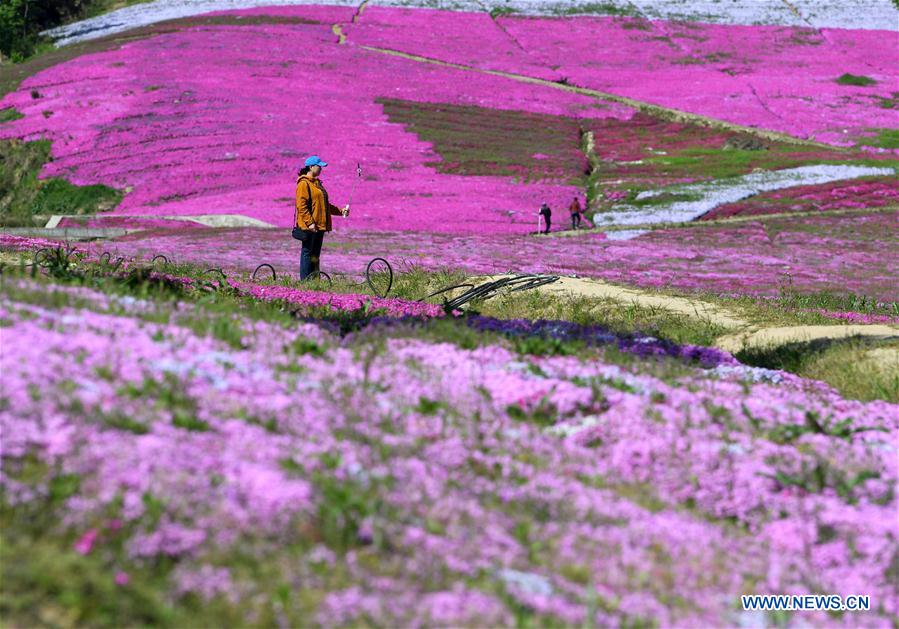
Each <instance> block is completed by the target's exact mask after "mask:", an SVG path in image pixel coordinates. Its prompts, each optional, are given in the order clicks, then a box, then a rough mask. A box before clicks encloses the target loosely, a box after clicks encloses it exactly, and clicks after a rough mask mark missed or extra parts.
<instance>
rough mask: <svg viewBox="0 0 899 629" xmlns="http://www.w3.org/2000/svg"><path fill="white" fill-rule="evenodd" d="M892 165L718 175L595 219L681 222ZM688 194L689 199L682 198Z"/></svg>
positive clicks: (651, 194) (605, 222) (648, 194)
mask: <svg viewBox="0 0 899 629" xmlns="http://www.w3.org/2000/svg"><path fill="white" fill-rule="evenodd" d="M894 173H895V170H894V169H892V168H872V167H868V166H835V165H824V164H821V165H817V166H801V167H799V168H788V169H785V170H775V171H763V172H754V173H750V174H748V175H744V176H742V177H735V178H731V179H718V180H716V181H708V182H704V183H698V184H690V185H686V186H673V187H670V188H664V189H662V190H647V191H645V192H641V193H640V194H638V195H637V201H645V200H646V199H652V198H655V197H659V196H660V195H663V194H665V195H676V196H678V197H680V198H681V200H676V201H671V202H669V203H659V204H651V205H646V206H644V207H640V206H636V205H625V204H622V205H616V206H614V207H613V208H612V211H610V212H604V213H602V214H596V215H594V217H593V223H594V224H595V225H596V226H598V227H600V226H601V227H608V226H611V225H651V224H654V223H681V222H686V221H692V220H695V219H697V218H699V217H700V216H702V215H703V214H705V213H707V212H710V211H712V210H713V209H715V208H716V207H718V206H719V205H724V204H725V203H734V202H736V201H740V200H742V199H745V198H747V197H751V196H753V195H756V194H759V193H761V192H770V191H772V190H781V189H783V188H792V187H794V186H809V185H815V184H823V183H829V182H831V181H840V180H845V179H857V178H858V177H870V176H873V175H892V174H894ZM684 197H686V198H687V199H688V200H682V199H683V198H684Z"/></svg>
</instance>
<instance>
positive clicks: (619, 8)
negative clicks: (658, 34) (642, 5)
mask: <svg viewBox="0 0 899 629" xmlns="http://www.w3.org/2000/svg"><path fill="white" fill-rule="evenodd" d="M556 15H614V16H617V17H635V18H639V17H643V14H642V13H640V11H638V10H637V9H635V8H632V7H631V6H630V5H629V3H626V2H622V3H620V4H616V3H614V2H585V3H575V4H574V5H573V6H570V7H566V8H564V9H561V8H560V9H558V10H557V11H556Z"/></svg>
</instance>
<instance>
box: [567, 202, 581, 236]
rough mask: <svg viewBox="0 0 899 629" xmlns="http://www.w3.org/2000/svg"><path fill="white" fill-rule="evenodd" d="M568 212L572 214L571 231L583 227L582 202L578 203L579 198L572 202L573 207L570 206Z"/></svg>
mask: <svg viewBox="0 0 899 629" xmlns="http://www.w3.org/2000/svg"><path fill="white" fill-rule="evenodd" d="M568 211H569V212H571V229H580V226H581V202H580V201H578V198H577V197H574V199H573V200H572V201H571V205H569V206H568Z"/></svg>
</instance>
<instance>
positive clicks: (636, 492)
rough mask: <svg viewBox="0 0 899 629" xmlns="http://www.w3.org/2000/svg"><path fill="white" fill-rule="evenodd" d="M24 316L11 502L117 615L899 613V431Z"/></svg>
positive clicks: (22, 312)
mask: <svg viewBox="0 0 899 629" xmlns="http://www.w3.org/2000/svg"><path fill="white" fill-rule="evenodd" d="M3 291H4V295H3V300H2V302H0V321H2V325H3V328H2V330H3V335H4V351H3V353H2V355H0V360H2V363H0V366H2V369H3V374H4V390H3V406H2V410H0V429H2V431H3V435H4V438H3V440H2V456H3V468H2V470H3V473H2V475H0V489H2V492H3V493H2V495H3V497H4V500H5V501H6V504H7V505H9V506H10V507H12V510H13V511H14V512H15V513H20V514H25V513H42V514H45V517H46V516H51V515H52V517H53V518H55V522H56V524H55V525H54V528H55V529H56V530H58V531H60V532H61V533H60V534H62V535H64V539H68V540H70V542H69V543H70V547H69V549H67V550H64V551H60V552H61V553H62V554H61V556H60V559H59V560H64V561H66V562H69V563H70V564H71V563H72V562H74V563H75V565H81V566H85V567H87V566H90V570H97V569H100V570H101V571H102V572H101V573H100V574H102V575H103V576H102V577H100V580H99V581H98V583H104V584H108V585H104V586H103V587H105V588H115V589H116V590H117V591H118V594H117V597H118V600H119V601H121V602H120V603H114V602H110V603H109V608H108V610H107V613H108V614H116V613H121V612H120V611H117V610H121V609H126V608H127V606H128V605H139V606H140V608H141V609H143V610H146V611H145V612H144V613H146V614H148V615H149V616H148V617H149V618H151V619H158V618H162V617H158V616H155V615H154V614H159V613H161V611H159V609H161V608H157V607H154V606H153V605H154V604H153V603H152V601H147V600H140V599H138V598H137V597H138V596H139V592H140V591H141V588H146V587H147V584H148V583H149V582H150V581H149V579H150V578H154V579H156V581H155V587H162V588H164V590H165V591H167V592H169V594H167V596H168V597H169V599H170V600H171V601H175V602H177V601H181V603H184V602H185V601H195V602H197V601H200V602H202V601H206V602H207V603H208V604H212V603H215V604H216V605H218V607H215V608H210V609H214V610H218V611H215V612H214V613H216V614H221V613H224V612H222V611H221V610H224V609H227V610H231V611H229V612H228V613H229V614H232V616H230V617H231V618H233V619H243V622H261V621H262V620H263V619H264V618H267V617H269V616H272V617H274V618H281V619H282V621H283V622H284V623H285V624H291V625H294V624H307V623H309V622H314V623H316V624H321V625H325V626H343V625H346V624H365V625H403V626H406V625H410V626H412V625H414V626H420V625H432V626H448V625H453V626H455V625H461V624H475V625H477V624H481V623H485V622H486V623H489V624H496V625H512V624H525V623H528V622H530V623H534V624H541V625H543V624H563V625H580V624H584V623H586V622H591V623H595V624H597V625H603V626H613V625H616V626H617V625H622V624H633V623H640V622H643V623H658V624H661V625H677V626H682V625H689V626H696V625H704V626H709V625H714V626H725V625H733V626H736V625H739V624H741V623H743V622H745V621H746V620H747V619H748V618H749V616H747V615H746V614H744V613H743V612H742V611H740V609H739V607H738V601H739V597H740V595H742V594H747V593H753V592H755V593H768V592H782V591H786V592H790V593H797V592H821V591H823V592H831V591H841V592H847V593H848V592H863V593H866V594H867V595H869V596H870V599H871V601H872V607H871V611H870V612H868V613H866V615H865V616H864V622H865V624H866V625H869V626H887V625H888V624H889V623H890V622H891V619H892V618H894V617H895V615H896V613H897V611H899V608H897V607H896V601H897V598H896V589H895V582H893V580H892V579H891V577H890V576H889V575H890V571H891V568H890V566H891V562H893V561H894V559H893V558H894V557H895V554H896V552H897V550H899V549H897V535H896V533H897V531H896V524H895V518H893V517H892V516H893V515H894V514H895V509H896V494H895V484H896V480H897V477H896V475H897V469H896V461H897V458H896V447H897V441H896V435H897V431H899V425H897V423H896V420H897V417H899V415H897V413H896V412H895V411H896V407H895V405H890V404H886V403H882V402H874V403H867V404H865V403H860V402H851V401H847V400H844V399H842V398H840V397H839V396H837V395H836V394H835V393H834V392H833V391H831V390H829V389H828V388H827V387H826V386H824V385H821V384H820V383H819V384H815V383H811V382H807V381H803V380H801V379H796V378H791V377H789V376H788V375H786V374H778V373H777V372H768V373H757V372H753V371H752V370H745V369H742V368H740V367H739V366H722V367H717V368H715V369H711V370H707V369H699V368H687V367H677V368H675V367H674V366H673V365H672V366H671V369H672V370H671V371H669V372H668V373H667V375H661V373H660V374H659V375H655V376H652V375H640V374H636V373H632V372H631V371H629V370H626V369H622V367H620V366H618V365H615V364H610V363H607V362H605V361H603V360H601V359H600V360H595V359H594V360H590V361H584V360H581V359H579V358H576V357H536V356H527V355H518V354H516V353H514V352H513V351H510V350H509V349H508V348H506V347H504V346H501V345H487V346H483V347H480V348H477V349H462V348H460V347H457V346H454V345H452V344H446V343H443V344H441V343H434V342H428V341H424V340H415V339H409V338H407V339H403V338H395V337H394V338H386V339H385V338H381V337H379V335H378V333H377V329H372V330H370V331H368V332H365V331H363V332H360V333H358V334H356V335H354V336H353V337H352V338H350V337H347V338H346V339H344V340H341V339H340V338H339V337H337V336H335V335H334V334H333V333H331V332H329V331H327V330H326V329H324V328H322V327H319V326H317V325H316V324H314V323H306V324H301V325H298V326H297V325H293V326H291V327H289V328H285V327H281V326H280V325H278V324H273V323H266V322H263V321H255V322H254V321H252V320H246V319H243V318H240V317H237V318H230V319H227V321H228V323H227V324H226V323H225V321H226V320H224V319H219V320H218V321H219V322H218V323H216V324H215V329H218V330H220V332H219V333H218V335H219V337H221V338H225V337H224V336H221V330H223V329H224V328H223V327H222V326H224V325H227V326H229V329H231V330H233V332H234V333H233V334H232V335H230V336H229V337H227V338H230V339H232V340H231V341H230V342H225V341H224V340H217V338H213V337H211V336H203V335H201V334H196V333H195V332H193V330H194V329H195V328H194V327H193V326H195V323H194V322H195V321H196V317H197V310H196V309H189V308H183V307H177V306H176V307H174V308H173V305H172V304H171V303H167V302H154V301H152V300H151V301H148V300H136V299H134V298H123V297H121V296H116V295H110V294H107V293H102V292H97V291H94V290H92V289H89V288H83V287H79V288H73V287H66V286H57V287H53V285H50V286H48V285H46V284H41V283H38V282H34V281H31V280H10V281H9V282H6V283H5V284H4V286H3ZM50 294H52V295H55V297H54V303H55V304H56V305H55V306H52V307H50V306H47V305H40V303H46V296H47V295H50ZM163 316H164V319H165V320H167V322H166V323H160V322H159V321H160V319H161V317H163ZM379 338H380V341H379V340H378V339H379ZM126 339H127V342H125V340H126ZM73 361H74V364H77V366H78V369H77V370H73V369H72V366H73ZM38 365H39V366H40V367H39V368H37V366H38ZM761 371H762V372H764V370H761ZM759 376H762V378H761V380H762V381H760V382H756V380H757V379H758V377H759ZM765 380H767V382H766V381H765ZM35 391H40V394H39V395H38V394H35ZM472 418H477V421H476V422H475V423H472ZM14 540H15V541H14V543H15V544H20V543H21V542H20V541H19V538H14ZM8 543H9V542H7V544H8ZM15 548H16V549H18V548H19V547H18V546H16V547H15ZM238 556H239V557H241V559H240V560H239V561H230V562H229V561H227V558H228V557H238ZM263 566H264V568H263ZM154 575H155V576H154ZM47 578H49V579H50V580H51V581H52V580H53V579H54V578H57V577H55V576H54V575H53V574H51V575H49V576H47V577H45V579H47ZM277 584H286V585H285V586H284V587H287V588H289V590H288V591H290V592H303V593H307V594H309V596H305V595H304V596H300V597H297V598H296V599H290V600H285V601H282V602H279V601H278V599H273V598H272V597H271V596H270V595H269V593H270V592H271V591H272V590H271V589H270V588H275V589H276V588H277V587H280V586H278V585H277ZM138 601H140V602H138ZM115 617H116V616H114V615H113V616H111V618H115ZM223 617H224V616H216V618H223ZM850 619H854V617H850V616H844V617H843V618H840V617H833V616H829V615H827V614H824V613H823V612H822V613H812V612H806V613H799V614H796V615H794V616H793V617H792V620H793V621H795V622H801V623H811V624H815V625H830V624H833V625H842V624H850V623H852V624H854V621H852V620H850ZM235 623H237V620H235ZM175 624H177V623H175Z"/></svg>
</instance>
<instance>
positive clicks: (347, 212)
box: [340, 203, 350, 217]
mask: <svg viewBox="0 0 899 629" xmlns="http://www.w3.org/2000/svg"><path fill="white" fill-rule="evenodd" d="M340 213H341V214H343V215H344V217H346V216H349V215H350V204H349V203H347V204H346V205H344V206H343V207H342V208H341V209H340Z"/></svg>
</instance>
